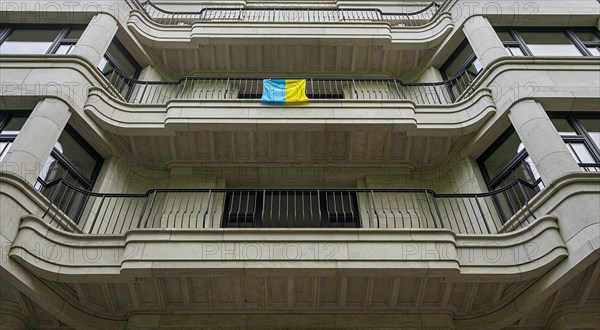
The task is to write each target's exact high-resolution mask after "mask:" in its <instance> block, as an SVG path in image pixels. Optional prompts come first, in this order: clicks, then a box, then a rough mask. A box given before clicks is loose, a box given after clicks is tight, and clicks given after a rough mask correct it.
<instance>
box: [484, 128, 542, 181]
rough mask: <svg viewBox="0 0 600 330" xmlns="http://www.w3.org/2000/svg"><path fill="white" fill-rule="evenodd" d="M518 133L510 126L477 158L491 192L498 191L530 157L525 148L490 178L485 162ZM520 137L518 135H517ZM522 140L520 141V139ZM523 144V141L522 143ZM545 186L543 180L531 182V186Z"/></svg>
mask: <svg viewBox="0 0 600 330" xmlns="http://www.w3.org/2000/svg"><path fill="white" fill-rule="evenodd" d="M513 133H516V131H515V129H514V127H512V126H510V127H508V128H507V129H506V130H505V131H504V132H503V133H502V134H501V135H500V136H499V137H498V138H497V139H496V140H495V141H494V142H493V143H492V144H491V145H490V146H489V147H488V148H487V149H486V150H485V151H484V152H483V153H482V154H481V156H479V157H478V158H477V164H478V165H479V169H480V170H481V174H482V175H483V179H484V180H485V183H486V186H487V188H488V189H489V190H494V189H498V188H501V187H498V185H499V184H500V183H501V182H502V181H503V180H505V179H506V178H507V177H508V176H509V175H510V173H511V172H512V171H513V170H514V169H516V168H517V166H518V165H519V164H521V163H522V162H523V161H524V160H525V159H527V157H529V153H528V152H527V149H526V148H523V150H521V151H519V153H517V154H516V156H514V157H513V158H512V160H511V161H510V162H508V163H507V164H506V165H504V167H503V168H502V170H500V171H498V173H497V174H496V175H495V176H494V177H490V175H489V173H488V171H487V168H486V167H485V161H486V160H487V159H488V158H489V157H490V156H491V155H492V154H493V153H494V152H496V150H498V148H499V147H500V146H501V145H502V143H504V142H505V141H506V140H508V138H509V137H510V136H511V135H512V134H513ZM517 136H518V135H517ZM519 140H520V139H519ZM521 143H522V141H521ZM540 183H541V184H543V181H542V179H541V178H538V179H536V180H535V181H534V182H530V184H531V185H535V186H537V185H539V184H540Z"/></svg>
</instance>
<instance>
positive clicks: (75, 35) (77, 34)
mask: <svg viewBox="0 0 600 330" xmlns="http://www.w3.org/2000/svg"><path fill="white" fill-rule="evenodd" d="M83 31H84V29H71V30H70V31H69V33H67V35H66V36H65V39H74V40H78V39H79V38H81V35H82V34H83Z"/></svg>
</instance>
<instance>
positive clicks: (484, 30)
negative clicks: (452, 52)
mask: <svg viewBox="0 0 600 330" xmlns="http://www.w3.org/2000/svg"><path fill="white" fill-rule="evenodd" d="M463 32H464V34H465V36H466V37H467V39H468V40H469V44H470V45H471V47H472V48H473V51H474V52H475V55H477V58H478V59H479V62H481V65H482V66H483V67H484V68H485V67H486V66H488V64H490V63H491V62H492V61H494V60H495V59H497V58H498V57H501V56H508V55H510V54H509V53H508V51H507V50H506V49H505V48H504V45H503V44H502V41H501V40H500V38H499V37H498V34H497V33H496V31H494V28H493V27H492V25H491V24H490V22H489V21H488V20H487V19H486V18H485V17H483V16H473V17H471V18H469V19H467V20H466V21H465V25H464V26H463Z"/></svg>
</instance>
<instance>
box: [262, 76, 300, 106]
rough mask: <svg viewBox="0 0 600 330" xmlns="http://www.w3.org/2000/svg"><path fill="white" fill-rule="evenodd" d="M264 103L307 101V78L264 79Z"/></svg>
mask: <svg viewBox="0 0 600 330" xmlns="http://www.w3.org/2000/svg"><path fill="white" fill-rule="evenodd" d="M260 101H261V102H262V103H269V104H295V103H306V102H308V97H306V80H304V79H302V80H283V79H265V80H263V94H262V98H261V99H260Z"/></svg>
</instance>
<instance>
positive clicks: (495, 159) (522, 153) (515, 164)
mask: <svg viewBox="0 0 600 330" xmlns="http://www.w3.org/2000/svg"><path fill="white" fill-rule="evenodd" d="M478 163H479V166H480V168H481V171H482V173H483V177H484V178H485V180H486V182H487V185H488V188H489V189H490V190H495V189H498V188H502V187H504V186H506V185H508V184H510V183H511V182H513V181H514V180H516V179H521V180H523V181H526V182H528V183H530V184H532V185H535V186H537V188H538V189H540V190H541V189H542V188H543V184H542V180H541V178H540V175H539V174H538V172H537V169H536V168H535V165H534V164H533V162H532V160H531V158H530V157H529V155H528V154H527V150H525V147H524V146H523V143H521V140H520V139H519V136H518V135H517V133H516V132H515V131H514V130H513V129H509V130H508V131H506V132H505V133H504V134H503V135H502V136H501V137H500V138H499V139H498V140H496V141H495V142H494V143H493V144H492V146H491V147H490V148H489V149H488V150H487V151H486V152H485V153H484V154H483V155H482V156H481V157H480V158H479V159H478Z"/></svg>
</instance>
